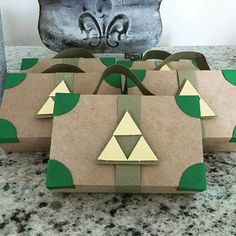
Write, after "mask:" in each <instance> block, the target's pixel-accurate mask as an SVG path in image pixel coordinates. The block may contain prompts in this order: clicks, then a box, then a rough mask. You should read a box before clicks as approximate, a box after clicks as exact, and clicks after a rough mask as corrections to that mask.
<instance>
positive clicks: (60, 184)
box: [46, 160, 75, 189]
mask: <svg viewBox="0 0 236 236" xmlns="http://www.w3.org/2000/svg"><path fill="white" fill-rule="evenodd" d="M46 187H47V188H48V189H65V188H67V189H68V188H75V187H74V184H73V178H72V175H71V173H70V170H69V169H68V168H67V167H66V166H65V165H63V164H62V163H61V162H59V161H56V160H49V161H48V166H47V179H46Z"/></svg>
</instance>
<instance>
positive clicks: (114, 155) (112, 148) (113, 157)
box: [98, 136, 127, 161]
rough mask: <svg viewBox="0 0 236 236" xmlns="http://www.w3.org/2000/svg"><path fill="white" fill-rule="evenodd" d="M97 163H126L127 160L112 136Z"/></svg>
mask: <svg viewBox="0 0 236 236" xmlns="http://www.w3.org/2000/svg"><path fill="white" fill-rule="evenodd" d="M98 160H99V161H127V158H126V156H125V154H124V152H123V151H122V149H121V147H120V145H119V143H118V142H117V140H116V138H115V137H114V136H113V137H112V138H111V140H110V141H109V143H108V144H107V146H106V147H105V149H104V150H103V152H102V153H101V155H100V156H99V158H98Z"/></svg>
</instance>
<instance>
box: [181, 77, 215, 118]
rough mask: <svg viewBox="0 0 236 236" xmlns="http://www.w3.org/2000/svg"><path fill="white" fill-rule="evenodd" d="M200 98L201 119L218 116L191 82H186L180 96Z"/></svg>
mask: <svg viewBox="0 0 236 236" xmlns="http://www.w3.org/2000/svg"><path fill="white" fill-rule="evenodd" d="M195 95H196V96H199V97H200V110H201V117H214V116H216V114H215V113H214V111H213V110H212V109H211V108H210V107H209V105H208V104H207V103H206V102H205V101H204V99H203V98H202V97H201V96H200V94H199V93H198V92H197V90H196V89H195V88H194V87H193V85H192V84H191V83H190V81H189V80H186V81H185V83H184V86H183V88H182V89H181V91H180V93H179V96H195Z"/></svg>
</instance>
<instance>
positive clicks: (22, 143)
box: [0, 73, 120, 151]
mask: <svg viewBox="0 0 236 236" xmlns="http://www.w3.org/2000/svg"><path fill="white" fill-rule="evenodd" d="M100 77H101V74H99V73H81V74H68V73H67V74H66V73H65V74H60V73H59V74H23V73H8V74H7V77H6V79H5V90H4V96H3V101H2V105H1V108H0V146H1V147H2V148H3V149H5V150H6V151H49V148H50V141H51V129H52V119H46V118H44V119H37V118H36V115H37V113H38V111H39V110H40V108H41V107H42V105H43V104H44V103H45V102H46V100H47V99H48V97H49V94H50V93H51V92H52V91H53V90H54V89H55V87H56V85H57V84H59V82H60V81H62V80H63V81H65V82H66V84H67V86H68V88H70V90H71V92H79V93H82V94H83V93H88V94H91V93H93V91H94V89H95V87H96V85H97V83H98V81H99V79H100ZM100 93H101V94H102V93H106V94H120V89H118V88H115V87H112V86H111V85H109V84H108V83H103V84H102V87H101V89H100Z"/></svg>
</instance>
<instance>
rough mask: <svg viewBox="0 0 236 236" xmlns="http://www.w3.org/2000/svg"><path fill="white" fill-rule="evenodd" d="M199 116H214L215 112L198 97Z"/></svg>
mask: <svg viewBox="0 0 236 236" xmlns="http://www.w3.org/2000/svg"><path fill="white" fill-rule="evenodd" d="M200 108H201V117H214V116H216V114H215V113H214V111H212V109H211V108H210V107H209V106H208V104H207V103H206V102H205V101H204V100H203V99H202V98H201V99H200Z"/></svg>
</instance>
